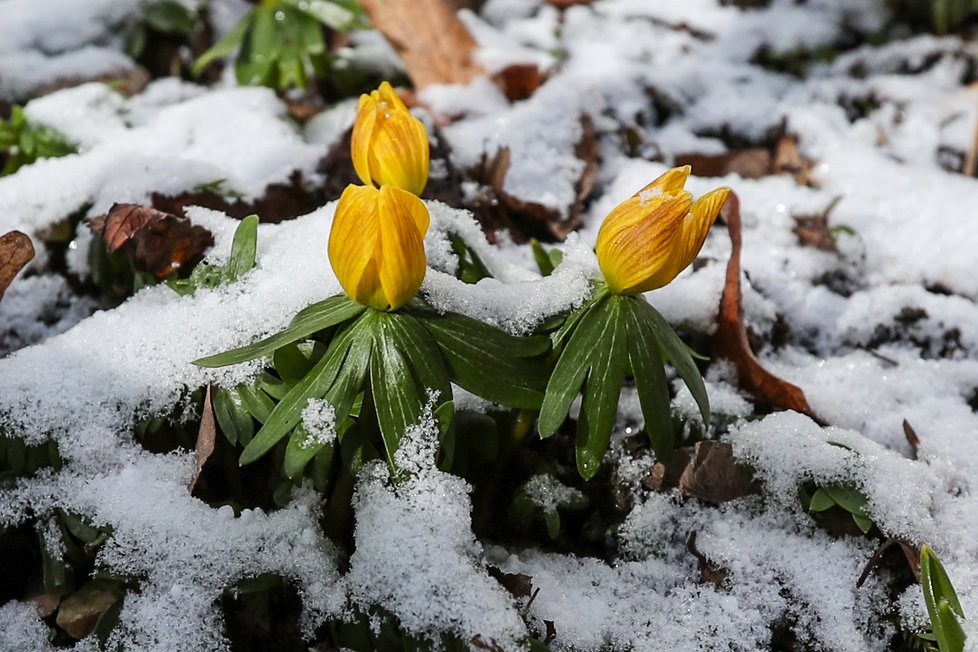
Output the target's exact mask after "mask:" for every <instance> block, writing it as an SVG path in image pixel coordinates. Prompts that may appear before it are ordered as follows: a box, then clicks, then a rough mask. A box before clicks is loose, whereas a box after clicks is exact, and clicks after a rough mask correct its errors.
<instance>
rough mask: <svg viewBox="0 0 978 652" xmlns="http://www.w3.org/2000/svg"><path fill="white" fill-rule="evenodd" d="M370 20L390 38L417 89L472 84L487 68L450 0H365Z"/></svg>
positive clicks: (365, 7)
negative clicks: (483, 66) (479, 59)
mask: <svg viewBox="0 0 978 652" xmlns="http://www.w3.org/2000/svg"><path fill="white" fill-rule="evenodd" d="M360 4H361V6H362V7H363V8H364V10H365V11H366V12H367V16H368V17H369V18H370V23H371V24H372V25H373V26H374V27H375V28H377V30H378V31H380V33H381V34H383V35H384V37H385V38H386V39H387V40H388V41H389V42H390V44H391V45H392V46H393V47H394V49H395V50H396V51H397V53H398V54H399V55H400V57H401V60H402V61H403V62H404V67H405V68H406V69H407V74H408V77H410V78H411V81H412V82H413V84H414V87H415V88H416V89H422V88H424V87H426V86H430V85H431V84H468V83H469V82H470V81H472V80H473V79H475V78H476V77H480V76H482V75H484V74H485V71H484V69H483V68H482V66H481V65H480V64H479V63H478V62H476V60H475V56H474V55H475V52H476V50H477V49H478V45H477V44H476V42H475V39H474V38H472V35H471V34H470V33H469V30H468V29H466V27H465V25H463V24H462V21H460V20H459V18H458V15H457V12H456V9H455V7H454V6H453V4H452V3H449V2H445V0H361V2H360Z"/></svg>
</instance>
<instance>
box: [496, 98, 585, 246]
mask: <svg viewBox="0 0 978 652" xmlns="http://www.w3.org/2000/svg"><path fill="white" fill-rule="evenodd" d="M574 155H575V156H576V157H577V158H578V159H580V160H581V161H583V162H584V169H583V170H582V172H581V176H580V178H579V179H578V181H577V185H576V189H575V190H576V193H575V200H574V203H573V204H572V205H570V206H568V207H567V216H566V217H564V216H563V215H561V212H560V211H558V210H556V209H554V208H551V207H549V206H544V205H543V204H539V203H537V202H534V201H527V200H524V199H520V198H518V197H514V196H513V195H511V194H509V193H507V192H506V190H505V188H504V186H505V180H506V174H507V172H508V171H509V162H510V152H509V148H508V147H503V148H501V149H499V150H498V151H497V152H496V154H495V155H494V156H493V157H492V158H491V159H488V160H487V163H486V164H484V165H483V170H482V174H483V176H482V177H481V179H482V181H483V182H484V183H486V184H487V185H488V186H489V187H490V188H492V191H493V193H494V194H495V196H496V198H497V199H498V200H499V203H500V205H501V206H502V208H504V209H505V214H504V215H502V216H500V217H498V218H497V219H498V221H500V222H502V223H503V224H505V225H507V226H508V227H509V228H510V231H511V232H512V235H514V240H515V241H517V242H526V241H528V240H529V239H530V238H531V237H538V238H540V239H541V240H544V239H545V240H547V241H552V240H563V239H564V238H565V237H567V234H568V233H570V232H571V231H573V230H574V229H575V228H577V227H578V226H579V225H580V223H581V211H582V209H583V206H584V200H585V199H586V198H587V196H588V195H589V194H590V192H591V187H592V185H593V182H594V174H595V172H596V171H597V165H598V140H597V137H596V135H595V133H594V126H593V125H592V124H591V120H590V119H589V118H588V117H587V116H582V117H581V139H580V140H579V141H578V143H577V145H576V146H575V147H574ZM490 221H491V220H490Z"/></svg>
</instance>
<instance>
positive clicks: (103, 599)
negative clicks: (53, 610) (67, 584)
mask: <svg viewBox="0 0 978 652" xmlns="http://www.w3.org/2000/svg"><path fill="white" fill-rule="evenodd" d="M123 593H124V588H123V586H122V585H121V584H120V583H118V582H113V581H110V580H101V579H96V580H92V581H90V582H88V583H87V584H85V585H83V586H82V587H81V588H80V589H78V590H77V591H76V592H75V593H73V594H72V595H70V596H68V597H67V598H65V599H64V600H63V601H62V602H61V607H60V608H59V609H58V617H57V618H56V620H55V622H57V624H58V627H60V628H61V629H63V630H65V631H66V632H68V635H69V636H71V637H72V638H74V639H76V640H78V639H83V638H85V637H86V636H88V635H89V634H91V633H92V630H93V629H94V628H95V623H96V622H97V621H98V619H99V616H101V615H102V614H103V613H105V612H106V611H107V610H108V608H109V607H111V606H112V605H113V604H115V603H116V601H118V600H119V598H121V597H122V595H123Z"/></svg>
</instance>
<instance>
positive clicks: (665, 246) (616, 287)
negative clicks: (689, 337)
mask: <svg viewBox="0 0 978 652" xmlns="http://www.w3.org/2000/svg"><path fill="white" fill-rule="evenodd" d="M689 172H690V167H689V166H688V165H685V166H683V167H678V168H672V169H671V170H667V171H666V172H665V173H664V174H663V175H662V176H660V177H659V178H657V179H656V180H655V181H653V182H652V183H650V184H649V185H647V186H646V187H645V188H643V189H642V190H640V191H639V192H637V193H635V194H634V195H633V196H632V197H630V198H628V199H626V200H625V201H623V202H622V203H621V204H619V205H618V206H617V207H615V209H614V210H613V211H611V213H609V214H608V216H607V217H606V218H605V219H604V223H602V225H601V229H600V231H599V232H598V242H597V247H596V252H597V256H598V265H599V266H600V267H601V273H602V274H604V278H605V280H606V281H607V283H608V288H609V289H610V290H611V291H612V292H613V293H615V294H639V293H641V292H648V291H649V290H654V289H656V288H660V287H662V286H663V285H666V284H667V283H669V282H670V281H672V279H674V278H676V275H677V274H679V272H681V271H682V270H683V269H685V268H686V266H687V265H689V264H690V263H691V262H693V259H694V258H696V254H698V253H699V250H700V248H701V247H702V246H703V242H704V241H705V240H706V234H707V232H709V230H710V227H711V226H712V225H713V222H714V221H715V220H716V218H717V215H719V214H720V209H721V208H722V207H723V204H724V202H725V201H726V200H727V195H728V194H729V193H730V189H729V188H717V189H715V190H711V191H710V192H708V193H706V194H705V195H703V196H702V197H700V198H699V199H698V200H696V201H695V202H694V201H693V196H692V195H691V194H690V193H689V191H687V190H685V189H684V186H685V184H686V178H687V177H688V176H689Z"/></svg>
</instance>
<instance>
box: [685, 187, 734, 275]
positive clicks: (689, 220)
mask: <svg viewBox="0 0 978 652" xmlns="http://www.w3.org/2000/svg"><path fill="white" fill-rule="evenodd" d="M729 194H730V188H726V187H723V188H716V189H715V190H711V191H710V192H708V193H706V194H705V195H703V196H702V197H700V198H699V199H697V200H696V202H695V203H693V205H692V207H690V209H689V215H687V216H686V219H685V220H683V224H682V227H681V228H680V232H679V235H678V237H677V238H676V243H675V246H674V249H673V251H674V253H673V261H672V266H673V267H674V270H673V274H672V275H673V277H675V276H676V275H677V274H679V272H681V271H683V270H684V269H686V266H687V265H689V264H690V263H692V262H693V260H695V259H696V255H697V254H698V253H699V252H700V249H702V248H703V243H704V242H705V241H706V236H707V234H708V233H709V232H710V227H711V226H713V223H714V222H715V221H716V219H717V216H718V215H719V214H720V209H721V208H723V204H724V202H726V201H727V195H729Z"/></svg>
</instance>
